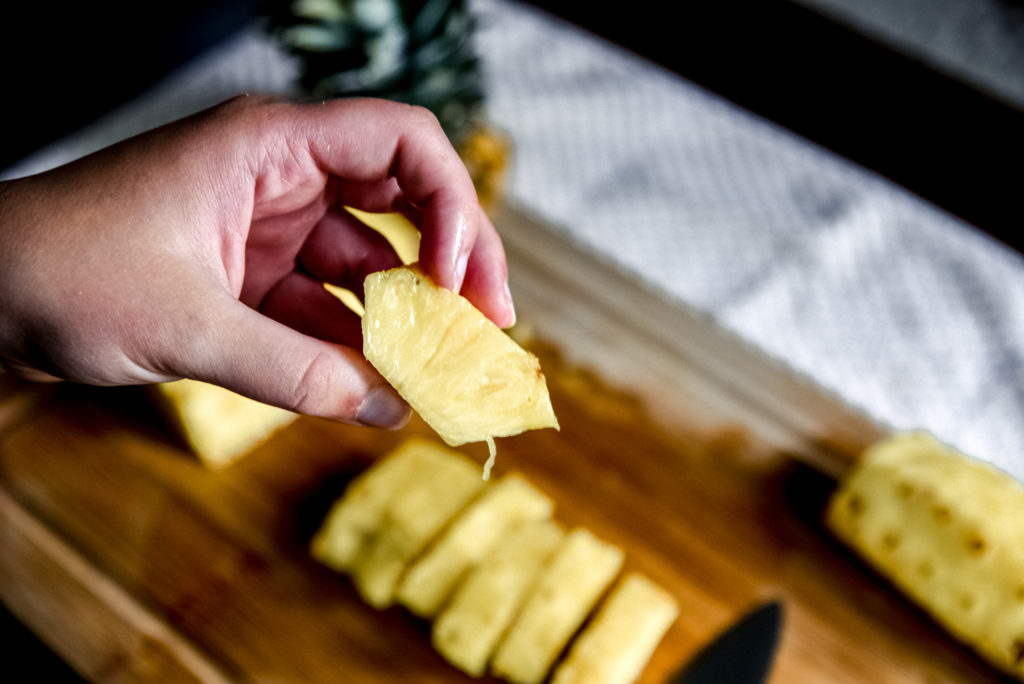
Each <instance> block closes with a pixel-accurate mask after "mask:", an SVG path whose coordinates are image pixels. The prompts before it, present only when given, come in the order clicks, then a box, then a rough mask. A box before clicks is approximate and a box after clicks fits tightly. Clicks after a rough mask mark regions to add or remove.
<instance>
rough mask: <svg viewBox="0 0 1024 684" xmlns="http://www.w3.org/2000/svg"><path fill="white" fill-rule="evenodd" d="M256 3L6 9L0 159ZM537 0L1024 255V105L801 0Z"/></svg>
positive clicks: (233, 25) (144, 81)
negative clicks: (619, 0) (1023, 203)
mask: <svg viewBox="0 0 1024 684" xmlns="http://www.w3.org/2000/svg"><path fill="white" fill-rule="evenodd" d="M963 1H964V2H970V1H971V0H963ZM257 2H258V0H218V1H216V2H201V1H200V0H178V1H177V2H174V3H158V4H156V5H153V4H149V3H138V2H129V1H128V0H112V1H110V2H98V3H96V2H92V3H89V2H69V1H68V0H55V1H54V2H47V3H40V2H35V3H11V2H8V3H5V7H4V9H3V10H0V12H2V14H0V50H2V53H0V57H2V59H3V64H4V69H3V74H4V75H3V79H4V84H3V85H4V87H3V100H4V103H5V107H4V120H5V122H6V123H7V131H6V134H5V135H4V136H3V140H4V143H3V146H2V149H0V168H3V167H6V166H7V165H9V164H11V163H13V162H14V161H16V160H18V159H20V158H22V157H24V156H26V155H27V154H29V153H31V152H32V151H33V150H35V149H36V148H38V147H40V146H42V145H43V144H45V143H46V142H48V141H50V140H53V139H55V138H58V137H60V136H61V135H65V134H67V133H70V132H72V131H73V130H75V129H76V128H77V127H79V126H81V125H83V124H84V123H87V122H89V121H91V120H92V119H94V118H95V117H96V116H98V115H99V114H101V113H103V112H104V111H106V110H108V109H109V108H110V107H112V106H113V105H115V104H117V103H119V102H122V101H124V100H126V99H129V98H130V97H132V96H134V95H137V94H139V93H140V92H142V91H143V90H144V89H145V88H146V87H147V86H148V85H151V84H152V83H153V82H154V81H155V80H156V79H158V78H160V76H162V75H163V74H165V73H166V72H167V71H168V70H170V69H172V68H173V67H175V66H178V65H180V64H181V63H183V62H184V61H185V60H188V59H190V58H192V57H194V56H195V55H197V54H199V53H200V52H201V51H203V50H205V49H207V48H208V47H210V46H211V45H213V44H215V43H216V42H218V41H220V40H223V39H224V38H225V37H227V36H228V35H230V34H231V33H232V32H234V31H236V30H238V28H239V27H241V26H243V25H244V24H245V23H247V22H249V21H251V20H252V19H253V18H254V17H255V16H256V14H257V11H258V7H259V5H258V4H257ZM999 2H1000V3H1001V4H1002V5H1005V8H1006V11H1007V17H1008V19H1010V18H1017V17H1024V5H1022V3H1021V2H1020V0H999ZM533 4H535V5H537V6H538V7H541V8H543V9H546V10H549V11H551V12H553V13H555V14H558V15H561V16H562V17H564V18H566V19H569V20H571V21H573V22H575V23H578V24H580V25H581V26H583V27H585V28H588V29H590V30H592V31H594V32H595V33H598V34H600V35H603V36H605V37H607V38H609V39H611V40H613V41H616V42H618V43H620V44H621V45H623V46H625V47H627V48H630V49H631V50H633V51H634V52H637V53H639V54H641V55H643V56H645V57H648V58H650V59H652V60H654V61H656V62H659V63H661V64H662V65H664V66H666V67H668V68H669V69H671V70H674V71H676V72H678V73H679V74H681V75H683V76H684V77H686V78H688V79H690V80H692V81H694V82H696V83H698V84H700V85H702V86H704V87H706V88H708V89H709V90H712V91H714V92H717V93H719V94H721V95H723V96H724V97H726V98H728V99H730V100H732V101H734V102H735V103H737V104H739V105H740V106H742V107H744V108H747V109H750V110H752V111H753V112H755V113H757V114H759V115H762V116H764V117H766V118H768V119H771V120H773V121H775V122H777V123H779V124H781V125H783V126H785V127H788V128H790V129H792V130H793V131H795V132H797V133H799V134H800V135H803V136H805V137H807V138H809V139H810V140H812V141H814V142H816V143H819V144H821V145H823V146H825V147H827V148H829V149H831V150H833V151H835V152H837V153H838V154H840V155H842V156H845V157H847V158H849V159H851V160H853V161H855V162H857V163H859V164H861V165H863V166H866V167H868V168H870V169H872V170H874V171H877V172H879V173H881V174H882V175H884V176H887V177H888V178H890V179H891V180H893V181H895V182H896V183H898V184H900V185H902V186H904V187H906V188H907V189H909V190H911V191H912V192H914V193H916V194H918V195H920V196H921V197H923V198H924V199H926V200H928V201H930V202H932V203H934V204H936V205H938V206H939V207H941V208H943V209H946V210H948V211H949V212H951V213H953V214H955V215H957V216H959V217H961V218H963V219H965V220H966V221H968V222H969V223H972V224H974V225H975V226H977V227H978V228H981V229H982V230H984V231H987V232H989V233H990V234H992V235H994V236H995V237H996V238H998V239H1000V240H1002V241H1003V242H1005V243H1007V244H1009V245H1011V246H1013V247H1015V248H1016V249H1018V250H1024V235H1022V232H1024V231H1022V228H1024V220H1022V217H1024V212H1022V211H1021V209H1020V208H1019V203H1020V200H1021V195H1022V194H1024V192H1022V187H1024V110H1022V108H1021V107H1019V106H1015V105H1014V104H1012V103H1008V102H1007V101H1005V100H1001V99H995V98H993V97H991V96H989V95H986V94H983V93H982V92H980V91H979V90H976V89H975V88H974V87H972V86H971V85H968V84H967V83H966V82H964V81H962V80H957V79H956V78H953V77H950V76H948V75H944V74H941V73H939V72H938V71H936V70H934V69H932V68H930V67H928V66H926V65H925V64H923V63H921V62H919V61H917V60H915V59H913V58H911V57H908V56H907V55H906V54H905V51H899V50H898V49H893V46H892V45H891V44H888V45H883V44H881V43H880V42H877V41H875V40H874V39H873V38H872V37H871V36H870V35H866V34H865V33H864V32H863V31H861V32H857V31H854V30H852V29H851V27H849V26H846V25H841V24H839V23H838V22H836V21H834V20H830V19H828V18H825V17H824V16H822V15H819V14H817V13H815V12H814V11H811V10H809V9H807V6H806V4H800V3H797V2H793V1H792V0H721V1H716V2H689V3H686V2H684V3H659V2H647V1H644V0H638V1H636V2H633V3H630V4H629V6H628V11H627V10H626V9H624V7H623V6H622V5H621V4H614V3H593V2H588V3H580V2H572V1H566V0H554V1H553V2H534V3H533ZM904 4H908V3H904ZM909 4H916V5H919V6H920V7H922V8H927V7H928V6H929V3H909ZM922 11H923V10H922ZM1014 13H1016V15H1014ZM897 47H898V46H897ZM1021 68H1022V69H1024V64H1022V65H1021Z"/></svg>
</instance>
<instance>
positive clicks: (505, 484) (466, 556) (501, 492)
mask: <svg viewBox="0 0 1024 684" xmlns="http://www.w3.org/2000/svg"><path fill="white" fill-rule="evenodd" d="M553 509H554V502H552V500H551V499H550V498H549V497H547V496H545V495H544V494H542V493H541V492H540V490H538V489H537V488H536V487H534V486H533V485H532V484H531V483H530V482H529V480H527V479H526V478H525V477H523V476H522V475H520V474H518V473H509V474H508V475H505V476H504V477H502V478H501V479H500V480H498V481H497V482H496V483H495V484H493V485H491V486H489V487H488V488H487V489H485V490H484V492H483V494H481V495H480V496H479V497H478V498H477V499H476V500H475V501H474V502H473V503H472V504H471V505H470V506H469V507H468V508H467V509H466V510H465V511H463V512H462V514H461V515H459V517H458V518H457V519H456V520H455V521H454V522H453V523H452V525H451V527H449V528H448V530H447V531H446V532H445V533H444V535H443V536H442V537H441V538H440V539H438V540H437V542H436V543H435V544H434V545H433V546H432V547H431V548H430V549H429V551H427V552H426V553H424V554H423V555H422V556H421V557H420V558H419V559H418V560H417V561H416V562H415V563H414V564H413V565H412V566H411V567H410V568H409V569H408V570H407V571H406V573H405V576H404V577H403V578H402V582H401V584H399V586H398V591H397V594H396V597H397V599H398V601H399V603H401V604H402V605H404V606H405V607H406V608H408V609H409V610H411V611H412V612H413V613H415V614H417V615H419V616H420V617H425V618H429V617H432V616H433V615H434V614H435V613H437V611H438V610H439V609H440V608H441V606H442V604H443V603H444V601H445V600H446V599H447V598H448V595H449V594H450V593H451V591H452V589H453V588H454V587H455V586H456V584H457V583H458V581H459V580H460V579H462V577H463V576H464V575H465V573H466V572H467V571H468V570H469V569H471V568H472V567H473V566H474V565H476V564H477V563H478V562H479V561H480V560H481V559H482V558H484V557H485V556H486V555H487V554H489V553H490V552H491V550H492V549H493V548H494V547H495V546H496V545H500V544H501V542H502V541H503V540H504V539H505V537H506V536H507V535H508V533H509V530H511V529H513V528H515V527H516V525H518V524H519V523H521V522H523V521H525V520H539V519H543V518H547V517H549V516H550V515H551V513H552V510H553Z"/></svg>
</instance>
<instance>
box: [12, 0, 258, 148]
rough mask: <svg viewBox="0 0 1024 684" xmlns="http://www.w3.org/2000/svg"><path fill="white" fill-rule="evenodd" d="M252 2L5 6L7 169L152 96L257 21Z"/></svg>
mask: <svg viewBox="0 0 1024 684" xmlns="http://www.w3.org/2000/svg"><path fill="white" fill-rule="evenodd" d="M254 7H255V5H254V3H253V2H252V1H251V0H216V1H213V2H203V1H201V0H175V2H163V3H149V2H138V1H137V0H136V1H134V2H133V1H130V0H109V1H107V2H103V1H100V2H82V1H81V0H79V1H77V2H71V1H69V0H54V1H53V2H42V1H39V0H33V1H29V2H24V1H21V0H8V1H6V2H4V3H2V9H0V64H2V65H3V70H2V74H3V76H2V83H3V90H2V94H0V98H2V99H3V102H4V107H3V121H4V125H5V128H6V131H5V134H4V136H3V144H2V148H0V168H3V167H6V166H8V165H9V164H11V163H13V162H14V161H17V160H18V159H21V158H22V157H24V156H26V155H28V154H29V153H31V152H32V151H34V150H35V149H38V148H39V147H41V146H42V145H44V144H46V143H47V142H49V141H51V140H54V139H56V138H59V137H61V136H62V135H65V134H67V133H70V132H72V131H74V130H75V129H77V128H79V127H81V126H82V125H84V124H86V123H89V122H90V121H92V120H93V119H95V118H96V117H97V116H99V115H101V114H102V113H104V112H105V111H107V110H109V109H110V108H111V107H113V106H116V105H117V104H120V103H122V102H124V101H126V100H128V99H130V98H131V97H132V96H133V95H137V94H138V93H141V92H142V91H143V90H145V89H146V87H147V86H149V85H151V84H152V83H153V82H155V81H156V80H157V79H159V78H160V77H161V76H163V75H164V74H166V73H167V72H168V71H169V70H171V69H173V68H174V67H176V66H179V65H180V64H182V63H184V62H185V61H186V60H188V59H191V58H193V57H195V56H196V55H197V54H199V53H200V52H202V51H203V50H205V49H207V48H208V47H210V46H211V45H213V44H215V43H216V42H218V41H219V40H222V39H223V38H225V37H226V36H228V35H230V34H231V33H232V32H234V31H236V30H237V29H238V28H240V27H241V26H243V25H244V24H245V23H247V22H248V21H249V20H250V18H251V17H252V16H254V9H253V8H254Z"/></svg>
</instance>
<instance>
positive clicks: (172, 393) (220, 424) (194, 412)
mask: <svg viewBox="0 0 1024 684" xmlns="http://www.w3.org/2000/svg"><path fill="white" fill-rule="evenodd" d="M156 391H157V393H158V394H159V397H160V399H161V401H160V404H161V405H162V408H163V409H164V411H165V413H168V414H170V416H169V417H170V418H171V420H172V421H173V422H174V423H175V425H176V427H177V428H178V429H179V430H180V431H181V433H182V436H184V438H185V440H186V441H187V442H188V444H189V446H190V447H191V448H192V451H193V452H194V453H195V454H196V456H198V457H199V460H200V461H202V462H203V463H204V464H206V465H207V466H209V467H212V468H223V467H226V466H228V465H230V464H231V463H234V462H235V461H236V460H237V459H239V458H240V457H242V456H244V455H245V454H246V453H248V452H250V451H252V450H253V449H254V448H256V447H257V446H258V445H259V444H261V443H262V442H264V441H266V440H267V439H268V438H269V437H270V436H271V435H272V434H274V433H275V432H277V431H278V430H279V429H281V428H283V427H285V426H286V425H288V424H290V423H291V422H292V421H293V420H295V419H296V418H297V417H298V415H297V414H295V413H293V412H291V411H286V410H285V409H282V408H278V407H276V406H269V405H267V404H263V403H261V402H258V401H255V400H253V399H249V398H248V397H243V396H242V395H240V394H235V393H234V392H231V391H229V390H226V389H224V388H223V387H219V386H217V385H212V384H209V383H205V382H200V381H198V380H189V379H184V380H176V381H174V382H164V383H159V384H157V385H156Z"/></svg>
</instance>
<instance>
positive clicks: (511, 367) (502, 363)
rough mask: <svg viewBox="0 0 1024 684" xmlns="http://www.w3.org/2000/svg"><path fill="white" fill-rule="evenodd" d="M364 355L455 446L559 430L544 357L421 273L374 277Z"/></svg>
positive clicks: (398, 271) (403, 270)
mask: <svg viewBox="0 0 1024 684" xmlns="http://www.w3.org/2000/svg"><path fill="white" fill-rule="evenodd" d="M363 353H364V354H365V355H366V358H367V359H368V360H369V361H370V363H372V364H373V366H374V367H375V368H376V369H377V370H378V371H379V372H380V374H381V375H383V376H384V378H385V379H387V381H388V382H390V383H391V384H392V385H393V386H394V387H395V389H396V390H397V391H398V393H399V394H400V395H402V397H404V398H405V400H406V401H408V402H409V405H410V406H411V407H412V408H413V409H414V410H415V411H416V412H417V413H419V415H420V416H421V417H422V418H423V420H424V421H426V423H427V424H428V425H430V427H432V428H433V429H434V430H435V431H436V432H437V434H438V436H440V437H441V439H443V440H444V441H445V443H447V444H448V445H449V446H459V445H461V444H465V443H467V442H480V441H487V442H488V443H489V444H491V445H493V438H494V437H508V436H512V435H517V434H519V433H521V432H525V431H526V430H532V429H536V428H546V427H553V428H556V429H557V428H558V420H557V419H556V418H555V413H554V410H553V409H552V407H551V397H550V395H549V394H548V388H547V383H546V381H545V379H544V374H543V373H542V372H541V369H540V362H539V360H538V359H537V357H536V356H534V355H533V354H531V353H529V352H528V351H526V350H525V349H523V348H522V347H520V346H519V345H518V344H516V342H515V341H514V340H512V338H510V337H509V336H508V335H507V334H505V333H504V332H503V331H502V330H501V329H500V328H498V327H497V326H496V325H495V324H494V323H492V322H491V321H490V320H489V319H487V318H486V317H485V316H484V315H483V314H482V313H480V311H479V310H478V309H477V308H476V307H474V306H473V305H472V304H470V303H469V301H468V300H467V299H465V298H464V297H462V296H460V295H458V294H456V293H454V292H451V291H450V290H447V289H444V288H441V287H439V286H438V285H436V284H434V283H433V282H431V281H430V279H428V278H427V277H426V276H425V275H423V274H421V273H418V272H416V271H415V270H413V269H410V268H407V267H400V268H395V269H391V270H388V271H382V272H378V273H373V274H371V275H370V276H368V277H367V278H366V282H365V314H364V315H363ZM492 454H493V449H492Z"/></svg>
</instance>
